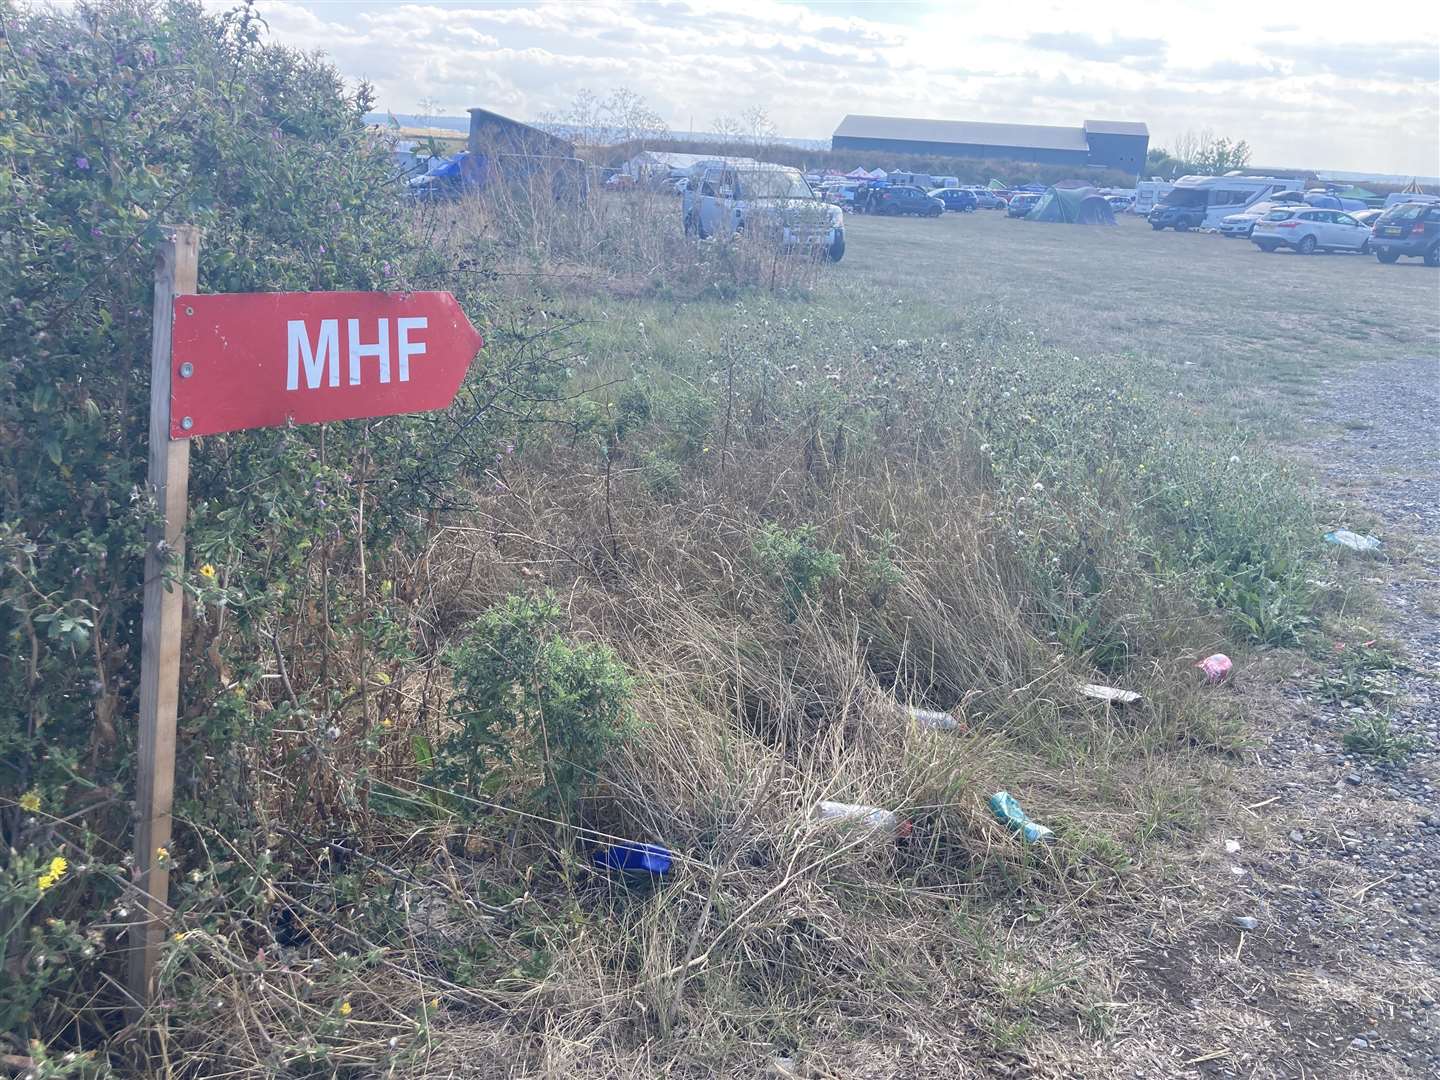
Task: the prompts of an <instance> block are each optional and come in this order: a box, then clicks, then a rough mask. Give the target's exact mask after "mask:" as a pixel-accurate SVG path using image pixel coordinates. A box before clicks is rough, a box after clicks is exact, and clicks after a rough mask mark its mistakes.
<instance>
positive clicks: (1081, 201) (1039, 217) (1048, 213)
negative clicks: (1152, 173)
mask: <svg viewBox="0 0 1440 1080" xmlns="http://www.w3.org/2000/svg"><path fill="white" fill-rule="evenodd" d="M1025 220H1026V221H1063V222H1068V223H1069V224H1072V225H1114V224H1115V210H1114V208H1113V207H1111V205H1110V204H1109V203H1108V202H1106V201H1105V199H1104V198H1103V197H1101V196H1100V195H1097V194H1096V193H1095V189H1094V188H1093V187H1082V188H1054V187H1052V188H1051V189H1050V190H1049V191H1047V192H1045V194H1044V195H1042V196H1041V198H1040V201H1039V202H1038V203H1036V204H1035V208H1034V209H1033V210H1031V211H1030V213H1028V214H1026V215H1025Z"/></svg>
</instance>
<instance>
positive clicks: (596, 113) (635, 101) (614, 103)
mask: <svg viewBox="0 0 1440 1080" xmlns="http://www.w3.org/2000/svg"><path fill="white" fill-rule="evenodd" d="M540 122H541V123H542V124H545V125H546V126H547V127H550V128H551V129H554V130H558V131H561V132H563V133H564V134H565V136H566V138H568V139H570V140H571V141H572V142H574V143H575V144H576V145H577V146H608V145H610V144H612V143H632V142H634V143H644V142H647V141H655V140H657V139H664V138H667V137H668V136H669V128H668V126H667V125H666V123H665V121H664V120H663V119H662V118H661V117H660V114H659V113H657V112H656V111H655V110H654V109H652V108H650V106H649V105H648V104H647V103H646V101H645V99H644V98H643V97H641V96H640V95H639V94H637V93H636V92H635V91H634V90H631V89H630V88H629V87H625V86H622V87H619V88H618V89H616V90H613V91H611V93H610V96H609V97H606V98H602V97H599V96H597V95H596V94H595V93H594V91H591V90H587V89H581V90H580V91H578V92H577V93H576V94H575V97H574V98H573V99H572V100H571V102H570V104H569V105H567V106H566V107H565V108H564V109H563V110H561V111H560V112H551V113H546V114H545V115H543V116H541V117H540Z"/></svg>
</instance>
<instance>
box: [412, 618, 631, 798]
mask: <svg viewBox="0 0 1440 1080" xmlns="http://www.w3.org/2000/svg"><path fill="white" fill-rule="evenodd" d="M560 620H561V610H560V607H559V605H558V604H557V603H556V602H555V598H554V597H553V596H545V597H543V598H538V597H532V596H522V595H512V596H510V597H509V598H508V599H506V601H505V602H504V603H503V604H500V605H498V606H496V607H494V608H492V609H491V610H490V611H487V612H486V613H485V614H484V616H482V617H481V619H480V620H479V622H478V624H477V625H476V626H475V628H474V629H473V630H472V631H471V632H470V633H469V634H468V635H467V636H466V637H465V639H464V640H463V641H462V642H461V643H460V644H459V645H457V646H456V647H455V648H453V649H452V650H451V651H450V653H449V654H448V656H447V660H448V662H449V665H450V667H451V669H452V670H453V672H454V684H455V693H454V696H453V697H452V698H451V699H450V706H449V714H450V717H451V719H452V720H453V721H455V722H456V723H457V724H458V725H459V730H457V731H455V732H454V733H453V734H451V735H450V736H449V737H448V738H446V739H445V741H444V742H443V743H441V745H440V747H439V748H438V750H437V752H436V755H435V759H436V760H435V767H434V769H433V770H432V772H431V780H432V781H433V782H434V783H435V784H437V785H454V786H460V787H463V788H464V790H465V791H466V792H467V793H469V794H471V795H478V794H480V793H490V792H493V791H495V790H496V789H497V787H498V786H499V785H501V784H503V783H505V782H506V781H507V780H508V779H509V778H510V777H511V776H512V775H513V774H515V773H516V772H520V773H525V772H529V773H531V774H534V773H538V774H539V781H538V783H536V784H534V785H533V786H532V788H531V790H530V792H529V794H530V799H531V803H532V805H534V806H535V807H537V808H538V809H540V810H542V811H543V812H546V813H548V814H551V815H552V816H557V817H561V818H566V817H568V816H569V815H570V813H571V812H572V809H573V807H574V804H575V801H576V800H577V799H578V798H579V797H580V796H581V795H583V794H584V793H585V792H586V790H587V789H589V788H590V787H591V786H592V785H593V783H594V780H595V777H596V772H597V770H598V768H599V765H600V762H601V759H602V758H603V757H604V756H605V752H606V750H607V749H609V748H610V746H611V745H612V744H613V743H614V742H615V741H616V740H617V739H619V738H621V737H623V735H624V733H625V729H626V727H627V726H628V725H629V723H630V708H629V697H630V677H629V675H628V674H627V673H626V671H625V668H624V666H623V665H622V664H621V663H620V661H619V660H618V659H617V658H616V657H615V654H614V653H613V652H612V651H611V650H610V649H608V648H607V647H605V646H603V645H590V644H580V645H576V644H573V643H571V642H570V641H568V640H567V639H566V638H564V637H563V636H561V635H560V634H559V633H558V632H557V628H558V626H559V624H560Z"/></svg>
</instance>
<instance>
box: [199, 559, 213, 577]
mask: <svg viewBox="0 0 1440 1080" xmlns="http://www.w3.org/2000/svg"><path fill="white" fill-rule="evenodd" d="M200 576H201V577H203V578H205V579H206V580H207V581H214V580H215V564H214V563H208V562H207V563H206V564H205V565H204V566H202V567H200Z"/></svg>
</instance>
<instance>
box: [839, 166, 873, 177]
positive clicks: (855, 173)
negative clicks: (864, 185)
mask: <svg viewBox="0 0 1440 1080" xmlns="http://www.w3.org/2000/svg"><path fill="white" fill-rule="evenodd" d="M845 177H846V179H848V180H869V179H870V174H869V173H868V172H866V171H865V170H864V169H863V168H859V169H851V170H850V171H849V172H847V173H846V174H845Z"/></svg>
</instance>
